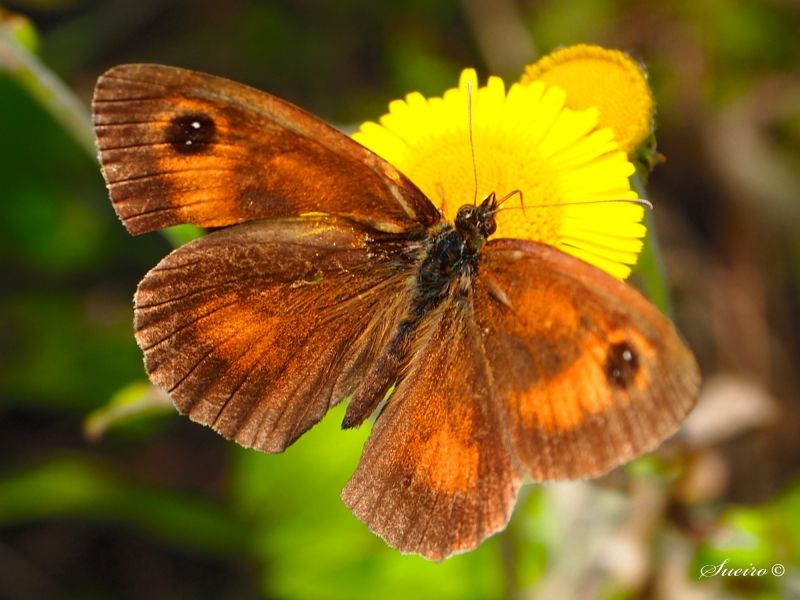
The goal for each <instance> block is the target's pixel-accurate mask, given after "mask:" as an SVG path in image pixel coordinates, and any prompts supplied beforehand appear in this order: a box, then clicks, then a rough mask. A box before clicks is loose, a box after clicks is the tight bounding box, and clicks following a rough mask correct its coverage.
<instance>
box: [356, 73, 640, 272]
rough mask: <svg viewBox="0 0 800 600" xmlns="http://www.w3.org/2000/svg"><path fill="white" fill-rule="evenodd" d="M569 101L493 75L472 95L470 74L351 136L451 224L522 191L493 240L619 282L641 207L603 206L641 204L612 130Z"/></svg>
mask: <svg viewBox="0 0 800 600" xmlns="http://www.w3.org/2000/svg"><path fill="white" fill-rule="evenodd" d="M470 81H471V82H472V89H473V94H472V111H471V112H472V130H473V143H472V145H471V144H470V136H469V124H468V92H467V82H470ZM566 101H567V95H566V93H565V92H564V90H563V89H561V88H559V87H556V86H547V85H546V84H545V83H544V82H541V81H536V82H533V83H531V84H530V85H522V84H514V85H513V86H512V87H511V89H510V90H509V91H508V94H506V91H505V87H504V85H503V82H502V80H500V79H499V78H497V77H491V78H489V82H488V84H487V85H486V86H485V87H481V88H478V86H477V77H476V74H475V71H474V70H472V69H467V70H465V71H464V72H463V73H462V74H461V80H460V82H459V86H458V88H454V89H450V90H447V92H445V94H444V96H443V97H442V98H430V99H426V98H424V97H423V96H422V95H421V94H419V93H416V92H415V93H412V94H409V95H408V96H406V99H405V100H396V101H394V102H392V103H391V104H390V105H389V113H388V114H386V115H384V116H383V117H381V119H380V125H379V124H377V123H372V122H367V123H364V124H363V125H362V126H361V129H360V130H359V131H358V132H356V133H355V134H353V137H354V139H355V140H356V141H358V142H360V143H361V144H363V145H365V146H366V147H368V148H369V149H371V150H372V151H373V152H375V153H376V154H378V155H379V156H381V157H383V158H384V159H385V160H387V161H388V162H390V163H391V164H393V165H394V166H395V167H397V168H398V169H400V171H402V172H403V173H404V174H405V175H406V176H408V177H409V178H410V179H411V180H412V181H413V182H414V183H415V184H416V185H417V186H419V188H420V189H421V190H422V191H423V192H424V193H425V194H426V195H427V196H428V198H430V199H431V201H432V202H433V203H434V204H435V205H436V206H437V207H438V208H440V209H441V210H442V212H443V213H444V216H445V217H446V218H447V219H448V220H450V221H452V220H454V218H455V214H456V211H457V210H458V209H459V208H460V207H461V206H463V205H464V204H473V203H474V202H475V201H476V199H477V202H480V201H481V200H482V199H483V198H484V197H486V196H487V195H489V194H490V193H491V192H495V193H496V194H497V196H498V198H502V197H504V196H506V195H507V194H509V193H511V192H514V191H517V190H518V191H519V192H521V194H514V195H513V196H512V197H511V198H510V199H509V200H508V201H507V202H506V203H505V204H503V207H502V208H503V209H504V210H501V211H500V212H499V213H498V214H497V217H496V220H497V232H496V233H495V234H494V236H493V237H508V238H520V239H527V240H533V241H540V242H544V243H547V244H551V245H553V246H555V247H557V248H559V249H561V250H563V251H564V252H568V253H570V254H572V255H574V256H577V257H579V258H581V259H584V260H586V261H588V262H590V263H592V264H595V265H597V266H599V267H600V268H602V269H604V270H606V271H607V272H608V273H610V274H612V275H613V276H615V277H618V278H620V279H624V278H625V277H627V276H628V275H629V274H630V267H629V265H631V264H635V263H636V259H637V256H638V252H639V250H641V247H642V241H641V239H640V238H642V237H644V235H645V233H646V229H645V227H644V225H642V224H641V223H640V221H641V219H642V217H643V215H644V210H643V208H642V207H641V206H640V205H638V204H633V203H627V202H603V201H606V200H631V199H636V198H637V195H636V193H635V192H634V191H632V190H631V189H630V184H629V181H628V177H629V176H630V175H632V174H633V172H634V167H633V165H632V164H631V163H630V162H628V160H627V156H626V153H625V152H623V151H621V150H620V149H619V145H618V143H617V142H616V141H615V139H614V132H613V131H612V130H611V129H609V128H598V119H599V113H598V110H597V109H596V108H589V109H587V110H571V109H569V108H567V107H566V106H565V103H566ZM473 148H474V153H475V162H474V164H475V168H476V169H477V190H476V189H475V177H474V174H473V159H472V149H473Z"/></svg>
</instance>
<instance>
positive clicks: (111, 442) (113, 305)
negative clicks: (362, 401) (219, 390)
mask: <svg viewBox="0 0 800 600" xmlns="http://www.w3.org/2000/svg"><path fill="white" fill-rule="evenodd" d="M4 8H5V9H8V11H13V13H12V12H8V11H0V16H2V19H3V22H4V26H3V30H2V31H3V35H2V38H0V598H8V599H11V600H16V599H38V598H91V599H95V598H98V599H100V598H130V599H139V598H142V599H162V598H164V599H167V598H236V599H238V598H262V597H263V598H311V599H315V598H320V599H325V598H332V599H333V598H342V599H347V598H443V599H444V598H518V599H523V598H548V599H549V598H565V599H569V598H587V599H589V598H608V599H612V598H613V599H623V598H642V599H650V598H654V599H690V600H691V599H697V600H706V599H708V600H711V599H716V598H720V599H722V598H758V599H768V598H800V481H799V480H798V463H799V462H800V398H799V396H800V393H799V392H798V390H799V389H800V386H799V385H798V384H799V383H800V382H799V381H798V375H800V368H798V367H799V366H800V168H798V167H800V3H798V2H797V1H796V0H760V1H759V0H706V1H702V2H698V1H689V0H666V1H664V2H657V3H644V2H635V1H632V0H628V1H623V0H560V1H559V0H541V1H537V0H527V1H523V0H520V1H514V0H462V1H460V2H459V1H458V0H428V1H425V0H403V1H398V2H385V1H379V0H342V1H332V0H330V1H324V0H296V1H289V0H283V1H273V2H270V1H266V0H263V1H258V0H228V1H226V2H224V3H222V2H215V1H212V0H196V1H192V0H141V1H137V2H133V1H122V0H26V1H23V0H16V1H14V2H6V3H5V4H4ZM11 37H13V38H14V39H15V40H16V41H13V40H11V39H10V38H11ZM18 42H20V43H21V44H23V45H24V48H26V50H24V49H22V46H19V45H18ZM580 42H587V43H598V44H602V45H604V46H607V47H613V48H619V49H622V50H625V51H627V52H629V53H630V54H631V55H632V56H634V57H635V58H636V59H637V60H641V61H643V62H644V63H645V64H646V65H647V66H648V68H649V72H650V81H651V84H652V86H653V88H654V90H655V95H656V98H657V102H658V115H657V121H658V130H657V134H658V141H659V146H658V148H659V151H660V152H662V153H663V154H664V155H665V156H666V158H667V161H666V162H665V163H664V164H662V165H659V166H658V167H657V168H656V170H655V171H654V172H653V173H652V175H651V176H650V178H649V182H648V187H647V197H648V198H650V199H651V200H652V201H653V203H654V205H655V210H654V211H653V212H652V214H651V217H652V219H653V221H654V225H655V228H654V231H657V234H658V242H659V246H660V251H661V252H660V254H661V256H660V259H661V261H662V262H663V266H664V270H663V273H665V274H666V275H665V283H666V285H667V286H668V289H669V290H670V294H671V304H672V313H673V317H674V319H675V321H676V323H677V325H678V328H679V329H680V330H681V332H682V334H683V335H684V336H685V338H686V339H687V341H688V343H689V344H690V346H691V347H692V348H693V350H694V351H695V353H696V355H697V357H698V361H699V362H700V365H701V368H702V371H703V373H704V381H705V384H704V389H703V394H702V398H701V402H700V404H699V406H698V409H697V410H696V412H695V413H694V414H693V415H692V416H691V417H690V419H689V420H688V421H687V424H686V426H685V427H684V428H683V429H682V430H681V432H680V433H679V434H678V435H677V436H675V437H674V438H673V439H671V440H670V441H668V442H667V443H665V444H664V445H663V446H662V447H661V448H660V449H659V450H658V451H657V452H655V453H654V454H652V455H649V456H647V457H644V458H643V459H640V460H638V461H635V462H634V463H632V464H631V465H628V466H626V467H624V468H621V469H617V470H616V471H614V472H612V473H611V474H609V475H608V476H606V477H604V478H603V479H602V480H599V481H596V482H577V483H567V484H559V485H547V486H533V485H531V486H526V487H525V488H524V489H523V492H522V494H521V497H520V501H519V502H518V504H517V508H516V511H515V514H514V517H513V519H512V521H511V525H510V526H509V528H508V530H507V531H506V532H504V533H503V534H500V535H498V536H495V537H494V538H492V539H490V540H489V541H488V542H486V543H485V544H483V545H482V546H481V547H480V548H479V549H478V550H476V551H475V552H472V553H469V554H466V555H460V556H457V557H454V558H452V559H449V560H447V561H445V562H444V563H442V564H433V563H429V562H426V561H425V560H423V559H421V558H419V557H415V556H401V555H399V554H398V553H397V552H396V551H394V550H392V549H391V548H388V547H387V546H386V545H385V544H384V542H383V541H382V540H381V539H379V538H377V537H375V536H373V535H371V534H370V533H368V532H367V530H366V528H365V527H364V525H362V524H361V523H360V522H359V521H358V520H357V519H355V518H354V517H353V516H352V515H351V514H350V513H349V511H348V510H347V509H346V508H345V507H344V505H343V504H342V503H341V501H340V500H339V492H340V490H341V488H342V486H343V485H344V483H345V482H346V481H347V479H348V477H349V475H350V474H351V473H352V471H353V470H354V468H355V465H356V463H357V460H358V457H359V455H360V450H361V445H362V444H363V441H364V439H365V437H366V435H367V431H366V430H364V431H356V432H353V431H347V432H341V431H339V430H338V423H339V422H340V420H341V417H342V415H341V410H335V411H333V414H331V415H329V418H327V419H326V420H325V421H323V423H322V424H320V425H319V426H317V427H315V428H314V429H313V430H312V431H311V432H310V433H308V434H306V435H305V436H304V437H303V438H302V439H301V440H300V441H299V442H298V443H297V444H295V445H294V446H292V447H291V448H290V449H289V450H288V451H287V452H286V453H285V454H283V455H277V456H267V455H262V454H259V453H257V452H254V451H245V450H243V449H241V448H239V447H237V446H236V445H235V444H233V443H229V442H226V441H225V440H223V439H222V438H220V437H219V436H217V435H216V434H214V433H213V432H211V431H210V430H208V429H205V428H203V427H200V426H198V425H195V424H192V423H191V422H189V420H188V419H185V418H181V417H178V416H176V415H175V414H174V411H172V410H171V408H170V407H169V406H165V405H164V403H163V401H162V399H161V398H159V397H158V395H157V394H154V393H153V391H152V390H150V389H149V388H148V387H147V385H146V376H145V374H144V370H143V367H142V360H141V354H140V351H139V350H138V348H137V347H136V344H135V342H134V338H133V331H132V302H131V298H132V295H133V291H134V289H135V287H136V284H137V282H138V281H139V279H140V278H141V277H142V276H143V275H144V273H145V272H146V271H147V270H148V269H149V268H150V267H152V266H154V265H155V264H156V262H157V261H158V260H159V259H160V258H161V257H162V256H164V255H165V254H166V253H167V252H168V251H169V250H170V248H171V244H170V242H169V241H168V239H167V237H165V236H162V235H160V234H149V235H145V236H142V237H139V238H133V237H131V236H129V235H128V234H127V233H126V232H125V230H124V228H123V227H122V226H121V224H120V223H119V222H118V220H117V218H116V216H115V215H114V213H113V210H112V209H111V205H110V202H109V201H108V197H107V194H106V191H105V189H104V186H103V181H102V178H101V176H100V172H99V169H98V166H97V164H96V161H95V158H94V154H93V150H92V148H91V140H90V139H88V138H87V137H86V135H85V130H84V133H83V134H82V133H81V127H82V124H81V121H80V119H81V117H82V115H83V114H84V113H82V111H86V109H87V107H88V103H89V99H90V97H91V92H92V88H93V85H94V82H95V80H96V78H97V76H98V75H100V74H101V73H102V72H103V71H104V70H105V69H107V68H109V67H111V66H114V65H116V64H120V63H125V62H157V63H165V64H170V65H175V66H181V67H187V68H191V69H196V70H201V71H205V72H211V73H214V74H216V75H221V76H225V77H229V78H232V79H235V80H238V81H242V82H244V83H247V84H250V85H253V86H255V87H258V88H261V89H264V90H266V91H269V92H271V93H273V94H275V95H278V96H280V97H283V98H286V99H288V100H290V101H292V102H294V103H296V104H298V105H300V106H302V107H303V108H305V109H307V110H309V111H311V112H313V113H314V114H317V115H319V116H321V117H322V118H325V119H326V120H328V121H330V122H333V123H335V124H337V125H339V126H342V127H347V126H353V125H355V124H357V123H359V122H361V121H363V120H366V119H375V118H376V117H378V116H379V115H380V114H382V113H383V112H384V111H385V109H386V105H387V103H388V102H389V101H390V100H392V99H394V98H398V97H401V96H402V95H403V94H405V93H407V92H409V91H412V90H419V91H421V92H423V93H425V94H440V93H441V92H443V91H444V90H445V89H447V88H448V87H452V86H454V85H455V83H456V81H457V77H458V73H459V72H460V70H461V68H463V67H466V66H474V67H476V68H478V70H479V73H480V74H481V77H482V78H485V77H486V76H487V75H489V74H500V75H502V76H504V77H505V79H506V82H507V83H511V82H513V81H514V80H516V79H517V77H518V76H519V74H520V73H521V71H522V67H523V66H524V65H525V64H526V63H528V62H531V61H533V60H535V59H536V58H537V57H538V56H541V55H543V54H546V53H548V52H549V51H551V50H552V49H554V48H556V47H558V46H561V45H569V44H573V43H580ZM27 53H30V54H27ZM31 57H38V60H40V61H41V65H42V70H41V71H35V73H36V74H38V75H37V77H38V76H40V75H41V74H42V73H44V74H45V75H46V74H47V73H49V72H50V71H52V72H54V73H55V74H56V75H57V76H58V78H60V79H61V80H63V81H64V82H66V86H67V87H66V88H65V89H66V90H72V91H73V92H74V93H75V94H76V97H77V108H75V110H72V109H71V108H70V107H69V106H66V107H65V106H61V109H62V112H61V113H58V114H57V116H56V117H55V118H54V116H53V112H52V110H50V109H51V108H52V106H53V105H54V103H53V96H52V95H50V92H49V91H48V88H46V87H45V88H42V81H41V80H40V79H38V78H37V77H33V76H31V73H30V72H29V71H27V70H26V69H27V67H26V65H28V66H29V65H30V64H33V65H34V66H36V65H38V64H40V63H38V62H36V61H37V59H36V58H31ZM21 60H22V63H21V62H20V61H21ZM31 60H32V61H34V62H33V63H29V62H25V61H31ZM55 82H56V83H55V85H57V84H58V80H55ZM70 97H71V96H70V94H69V93H67V95H66V96H64V97H63V98H62V97H60V96H58V95H57V97H56V99H57V100H59V101H60V100H63V99H64V98H70ZM56 104H58V102H56ZM70 123H73V125H72V126H70ZM75 123H77V125H75ZM173 241H174V240H173ZM659 277H660V275H659V274H658V273H655V272H653V271H652V264H651V263H646V264H645V265H644V266H643V267H642V268H640V270H639V272H638V273H637V274H636V275H635V276H634V278H633V283H634V284H638V285H640V286H643V287H647V286H648V282H649V283H650V285H651V284H652V282H653V281H658V278H659ZM131 402H133V403H132V404H131ZM110 403H111V404H110ZM137 403H138V404H137ZM109 405H110V406H111V408H109ZM131 410H132V411H133V412H138V413H139V414H138V416H136V417H135V418H132V417H130V416H126V415H127V413H128V412H130V411H131ZM85 427H88V429H87V431H88V434H87V433H85V432H84V428H85ZM100 433H104V435H102V436H100V435H99V434H100ZM726 559H727V560H728V563H727V565H728V566H729V567H731V568H736V567H742V568H746V567H748V566H750V565H752V567H754V568H765V569H767V571H770V572H769V573H767V574H765V575H762V576H756V577H747V576H742V577H723V576H717V577H706V578H703V577H701V569H702V567H703V566H704V565H719V564H720V563H722V562H723V561H725V560H726ZM776 564H780V565H783V566H784V567H785V573H784V574H783V575H782V576H775V575H773V574H772V573H771V569H772V567H773V565H776Z"/></svg>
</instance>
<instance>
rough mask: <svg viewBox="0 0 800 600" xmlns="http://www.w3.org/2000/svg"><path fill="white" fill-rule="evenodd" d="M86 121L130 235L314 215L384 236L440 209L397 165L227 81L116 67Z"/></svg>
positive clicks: (102, 82)
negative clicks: (331, 217)
mask: <svg viewBox="0 0 800 600" xmlns="http://www.w3.org/2000/svg"><path fill="white" fill-rule="evenodd" d="M93 118H94V125H95V132H96V134H97V142H98V146H99V148H100V160H101V163H102V168H103V174H104V176H105V178H106V181H107V183H108V188H109V191H110V193H111V199H112V201H113V204H114V208H115V210H116V211H117V214H119V216H120V218H121V219H122V220H123V222H124V223H125V226H126V227H127V228H128V229H129V230H130V231H131V232H132V233H143V232H146V231H152V230H154V229H160V228H163V227H168V226H171V225H177V224H180V223H193V224H195V225H199V226H205V227H221V226H225V225H231V224H234V223H241V222H244V221H249V220H252V219H258V218H265V217H286V216H292V215H299V214H303V213H311V212H322V213H328V214H336V215H341V216H345V217H348V218H351V219H353V220H356V221H358V222H361V223H364V224H367V225H369V226H372V227H374V228H376V229H379V230H382V231H394V232H397V231H405V230H407V229H409V228H412V227H414V226H416V225H420V224H421V225H423V226H429V225H432V224H433V223H435V222H437V221H438V220H439V218H440V217H439V214H438V212H437V211H436V209H435V208H434V207H433V205H432V204H431V203H430V201H428V199H427V198H425V196H424V195H423V194H422V193H421V192H420V191H419V190H418V189H417V188H416V187H415V186H414V184H412V183H411V182H410V181H409V180H408V179H407V178H406V177H405V176H403V175H402V174H401V173H400V172H399V171H397V170H396V169H394V168H393V167H392V166H391V165H389V164H388V163H386V162H385V161H383V160H381V159H380V158H378V157H377V156H375V155H374V154H372V153H371V152H370V151H369V150H367V149H366V148H364V147H363V146H360V145H359V144H358V143H356V142H354V141H353V140H351V139H350V138H348V137H347V136H346V135H344V134H342V133H341V132H339V131H337V130H335V129H333V128H332V127H330V126H329V125H327V124H325V123H324V122H322V121H320V120H319V119H317V118H316V117H313V116H311V115H309V114H308V113H306V112H304V111H302V110H301V109H299V108H297V107H295V106H293V105H291V104H289V103H288V102H284V101H282V100H279V99H278V98H275V97H273V96H270V95H269V94H266V93H264V92H260V91H258V90H254V89H252V88H250V87H248V86H245V85H242V84H239V83H234V82H232V81H228V80H226V79H222V78H219V77H214V76H211V75H204V74H201V73H195V72H193V71H186V70H183V69H177V68H174V67H164V66H159V65H123V66H119V67H115V68H113V69H111V70H110V71H108V72H107V73H106V74H104V75H103V76H102V77H100V79H99V80H98V83H97V87H96V89H95V95H94V101H93Z"/></svg>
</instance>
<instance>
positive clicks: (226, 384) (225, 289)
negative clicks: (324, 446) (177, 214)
mask: <svg viewBox="0 0 800 600" xmlns="http://www.w3.org/2000/svg"><path fill="white" fill-rule="evenodd" d="M375 252H377V254H375ZM412 277H413V274H412V272H411V271H410V269H409V267H407V266H405V265H404V264H403V263H402V262H401V261H397V260H393V259H392V258H391V253H387V254H386V255H382V254H381V252H380V247H379V246H378V247H372V248H368V247H367V243H366V241H365V233H364V231H362V230H360V229H359V228H354V227H353V226H352V225H351V224H348V223H346V222H343V221H341V220H338V219H335V218H332V217H328V218H323V217H318V218H304V219H275V220H268V221H257V222H253V223H247V224H242V225H237V226H234V227H230V228H226V229H223V230H221V231H217V232H214V233H211V234H209V235H207V236H206V237H204V238H201V239H199V240H196V241H194V242H192V243H190V244H187V245H186V246H183V247H182V248H179V249H177V250H175V251H173V252H172V253H171V254H170V255H169V256H167V257H166V258H165V259H164V260H162V261H161V263H160V264H159V265H158V266H156V267H155V268H154V269H153V270H152V271H150V273H148V274H147V276H145V278H144V279H143V280H142V282H141V283H140V284H139V289H138V291H137V293H136V298H135V305H136V310H135V324H136V338H137V341H138V342H139V345H140V346H141V347H142V349H143V351H144V355H145V366H146V368H147V371H148V373H149V374H150V378H151V379H152V381H153V382H154V383H156V384H158V385H159V386H161V387H162V388H164V389H165V390H166V391H167V392H169V394H170V395H171V397H172V399H173V401H174V402H175V404H176V406H177V407H178V409H179V410H180V411H181V412H183V413H187V414H188V415H189V416H190V417H191V418H192V419H193V420H195V421H198V422H200V423H204V424H206V425H211V426H212V427H214V428H215V429H216V430H218V431H219V432H220V433H222V434H223V435H225V436H226V437H228V438H232V439H235V440H236V441H238V442H239V443H241V444H242V445H244V446H254V447H256V448H258V449H260V450H263V451H267V452H279V451H281V450H283V449H284V448H285V447H286V446H287V445H289V444H290V443H291V442H293V441H294V440H295V439H297V437H299V436H300V435H301V434H302V433H303V432H304V431H306V430H307V429H308V428H309V427H311V426H312V425H313V424H314V423H316V422H317V421H319V420H320V419H321V418H322V416H323V415H324V414H325V412H326V411H327V410H328V408H330V407H331V406H332V405H334V404H335V403H337V402H339V401H341V400H342V399H344V398H345V397H347V396H348V395H350V394H351V393H352V392H353V391H354V389H355V388H356V387H357V385H358V383H360V381H361V380H362V379H363V377H364V376H365V374H366V372H367V370H368V368H369V367H370V365H371V364H372V362H373V361H374V360H375V358H376V357H377V356H379V355H380V353H381V352H382V351H383V350H384V348H385V345H386V344H387V343H388V338H389V337H390V336H391V334H392V333H393V331H394V329H395V328H396V324H397V321H398V320H399V319H400V318H401V317H402V315H403V314H404V312H405V311H406V310H407V308H408V303H409V298H410V294H411V286H410V283H411V279H412Z"/></svg>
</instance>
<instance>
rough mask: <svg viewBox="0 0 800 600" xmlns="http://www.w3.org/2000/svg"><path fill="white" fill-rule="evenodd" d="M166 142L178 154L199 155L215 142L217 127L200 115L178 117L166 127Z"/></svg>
mask: <svg viewBox="0 0 800 600" xmlns="http://www.w3.org/2000/svg"><path fill="white" fill-rule="evenodd" d="M166 141H167V143H168V144H170V145H171V146H172V149H173V150H175V152H178V153H179V154H201V153H203V152H206V151H208V149H209V147H210V146H211V145H212V144H214V142H216V141H217V126H216V124H215V123H214V119H212V118H211V117H209V116H208V115H204V114H202V113H188V114H185V115H180V116H177V117H175V118H174V119H172V121H170V124H169V125H168V126H167V133H166Z"/></svg>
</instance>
